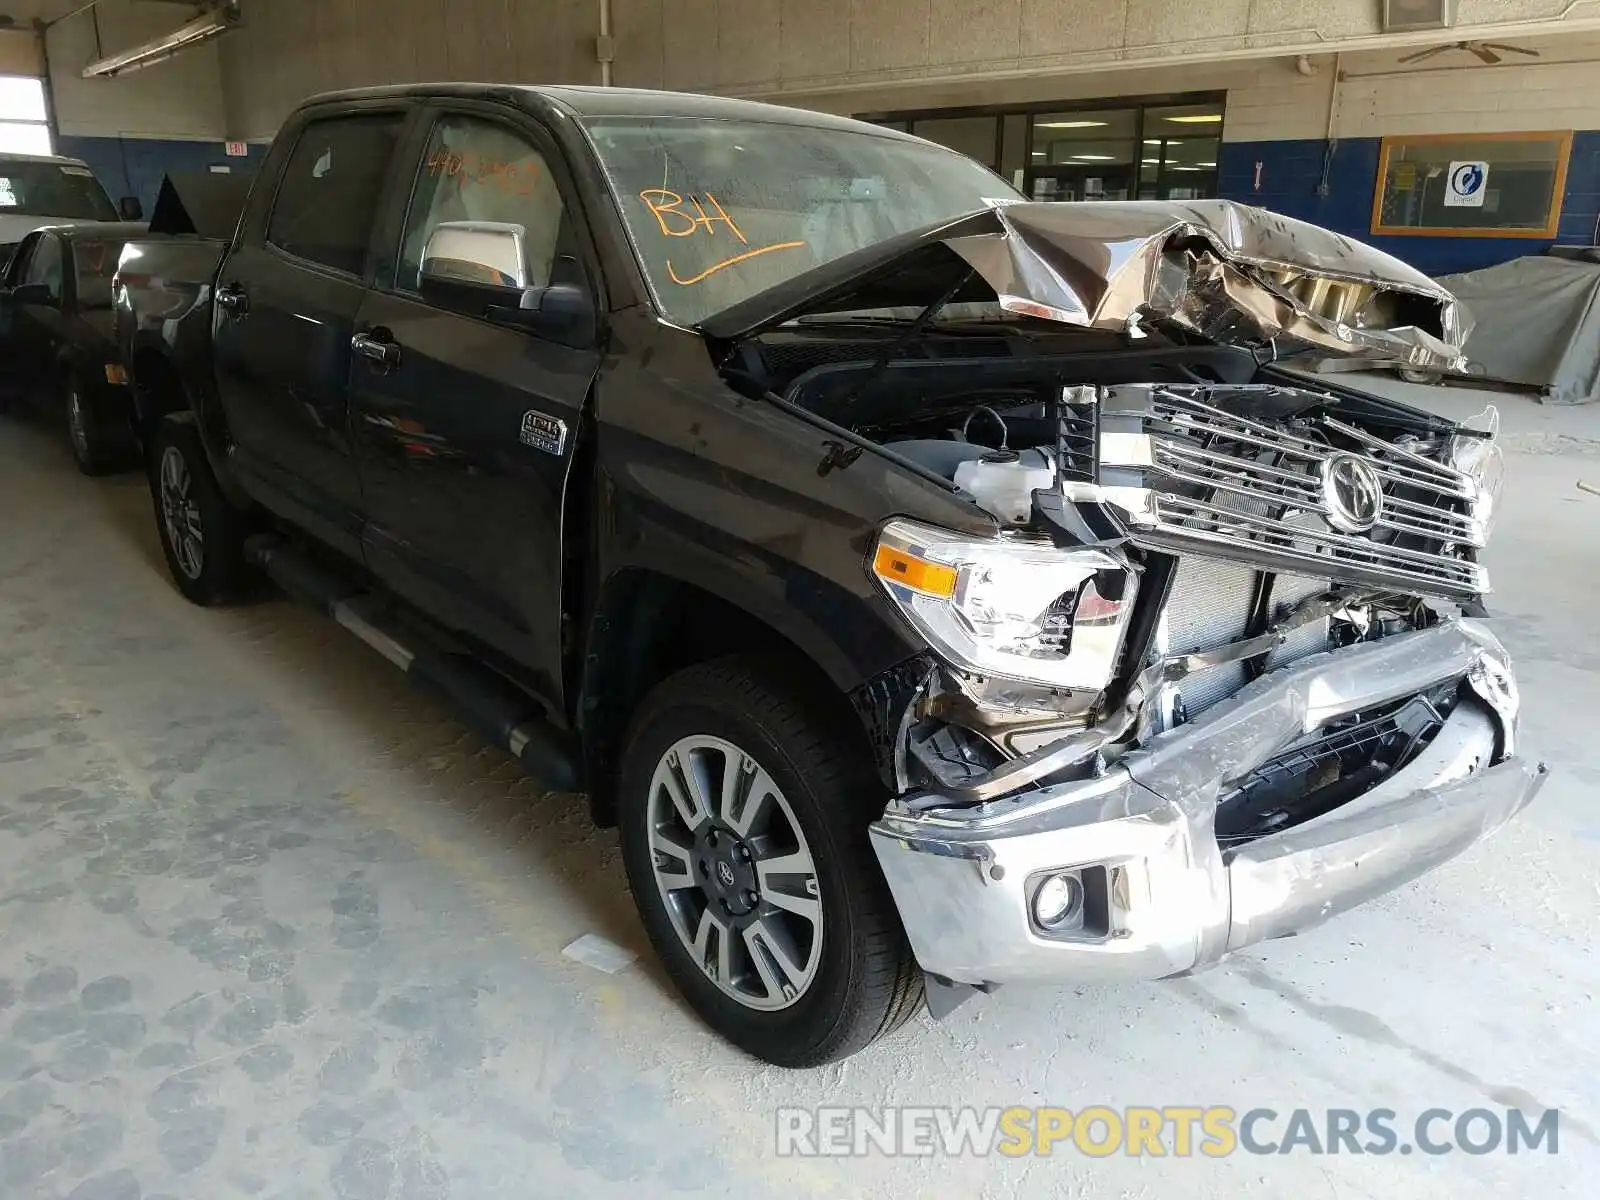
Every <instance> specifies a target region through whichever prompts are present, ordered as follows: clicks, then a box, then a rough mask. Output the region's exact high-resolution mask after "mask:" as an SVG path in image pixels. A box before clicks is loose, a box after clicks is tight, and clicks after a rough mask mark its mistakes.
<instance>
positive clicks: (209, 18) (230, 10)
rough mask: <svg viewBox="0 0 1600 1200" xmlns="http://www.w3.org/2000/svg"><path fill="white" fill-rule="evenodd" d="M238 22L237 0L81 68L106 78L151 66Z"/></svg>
mask: <svg viewBox="0 0 1600 1200" xmlns="http://www.w3.org/2000/svg"><path fill="white" fill-rule="evenodd" d="M238 23H239V8H238V6H237V4H232V3H230V4H226V5H224V6H223V7H221V8H218V9H216V10H215V11H213V12H211V13H208V14H206V15H203V16H200V17H196V18H195V19H194V20H193V21H190V22H189V23H188V24H187V25H183V26H180V27H179V28H177V29H174V30H172V31H171V32H170V33H166V34H163V35H162V36H160V37H158V38H154V39H153V40H151V41H148V42H145V43H143V44H142V45H138V46H134V47H133V48H132V49H129V50H122V51H119V52H118V53H116V54H112V55H109V56H108V57H106V58H101V59H96V60H95V61H94V62H91V63H90V64H89V65H88V66H86V67H84V68H83V77H84V78H85V79H109V78H114V77H116V76H118V75H126V74H127V73H128V72H129V71H137V70H139V69H141V68H143V67H148V66H153V65H154V64H155V63H158V62H165V61H166V60H167V59H169V58H172V57H173V56H174V55H177V54H181V53H182V52H183V51H185V50H189V49H192V48H193V47H195V46H199V45H202V44H203V43H205V42H209V41H211V40H212V39H214V38H218V37H221V36H222V35H223V34H225V33H227V32H228V30H230V29H232V28H233V27H234V26H235V25H237V24H238Z"/></svg>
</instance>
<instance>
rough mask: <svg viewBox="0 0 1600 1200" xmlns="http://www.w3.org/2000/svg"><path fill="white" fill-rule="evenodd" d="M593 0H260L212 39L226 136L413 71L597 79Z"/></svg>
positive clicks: (250, 133)
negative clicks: (233, 27)
mask: <svg viewBox="0 0 1600 1200" xmlns="http://www.w3.org/2000/svg"><path fill="white" fill-rule="evenodd" d="M598 11H599V9H598V0H270V2H268V3H261V2H259V0H257V2H255V3H251V4H249V5H248V6H247V9H246V17H245V28H243V29H241V30H239V31H237V32H235V33H232V34H229V35H228V36H227V37H226V38H224V39H223V40H222V42H221V46H220V53H221V61H222V77H223V94H224V97H225V100H226V107H227V113H228V121H229V125H230V127H231V128H232V130H233V131H234V136H236V137H243V138H250V139H263V138H270V137H271V136H272V134H273V132H274V131H275V130H276V129H277V127H278V125H279V123H280V122H282V120H283V119H284V117H286V116H287V115H288V114H289V113H290V112H291V111H292V110H293V109H294V107H295V106H296V105H297V104H299V103H300V101H302V100H303V99H305V98H306V97H307V96H309V95H312V94H314V93H316V92H324V91H331V90H333V89H335V88H346V87H363V86H368V85H373V84H381V83H404V82H412V81H417V80H448V79H471V80H487V81H492V82H505V83H513V82H518V83H530V82H536V83H597V82H599V79H600V67H599V62H598V60H597V59H596V57H595V36H596V34H597V33H598V29H599V24H598V22H599V18H598Z"/></svg>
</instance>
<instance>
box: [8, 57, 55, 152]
mask: <svg viewBox="0 0 1600 1200" xmlns="http://www.w3.org/2000/svg"><path fill="white" fill-rule="evenodd" d="M53 153H55V151H54V149H53V148H52V146H51V142H50V118H49V115H48V113H47V112H46V110H45V106H44V81H43V80H41V79H30V78H28V77H27V76H25V75H0V154H53Z"/></svg>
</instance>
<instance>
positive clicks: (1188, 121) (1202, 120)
mask: <svg viewBox="0 0 1600 1200" xmlns="http://www.w3.org/2000/svg"><path fill="white" fill-rule="evenodd" d="M1161 119H1162V120H1163V121H1176V122H1177V123H1178V124H1180V125H1215V124H1217V123H1218V122H1219V121H1221V120H1222V114H1221V113H1197V114H1195V115H1193V116H1188V117H1162V118H1161Z"/></svg>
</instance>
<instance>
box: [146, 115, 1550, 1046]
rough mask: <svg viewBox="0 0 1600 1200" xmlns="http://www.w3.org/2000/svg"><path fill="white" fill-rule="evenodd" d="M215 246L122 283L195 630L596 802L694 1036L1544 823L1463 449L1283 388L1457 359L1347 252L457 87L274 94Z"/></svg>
mask: <svg viewBox="0 0 1600 1200" xmlns="http://www.w3.org/2000/svg"><path fill="white" fill-rule="evenodd" d="M203 253H204V247H203V246H202V245H200V244H192V245H183V246H179V245H178V244H176V243H172V242H168V243H161V242H152V243H148V244H145V245H139V244H135V245H134V246H132V247H130V249H129V252H128V254H127V255H126V256H125V258H124V268H125V272H124V275H125V277H124V280H123V286H122V287H121V289H120V290H119V305H120V309H121V311H120V314H119V318H120V331H121V337H122V342H123V347H124V351H125V354H126V355H127V359H128V361H129V363H130V364H131V367H132V371H133V376H134V383H135V385H136V392H137V395H138V398H139V404H140V406H141V415H142V418H143V420H144V422H145V426H146V428H147V430H148V431H149V436H148V438H147V444H148V446H149V447H150V477H151V488H152V494H153V497H154V503H155V510H156V516H157V522H158V525H159V528H160V531H161V539H162V543H163V546H164V548H165V551H166V556H167V560H168V564H169V566H170V568H171V571H172V574H173V577H174V579H175V580H176V582H177V584H178V586H179V588H180V589H181V590H182V591H183V592H184V594H185V595H187V596H189V597H190V598H191V599H192V600H194V601H196V602H197V603H201V604H212V603H218V602H221V601H225V600H228V599H232V598H237V597H239V596H241V595H243V594H247V593H248V592H249V583H248V581H249V577H250V576H251V575H252V574H254V573H257V572H264V573H265V574H266V575H268V576H270V577H271V578H273V579H274V580H276V581H277V582H278V583H279V584H281V585H282V586H283V587H284V588H285V589H286V590H288V591H289V592H291V593H292V594H295V595H297V596H300V597H302V598H304V599H307V600H309V601H311V602H312V603H314V604H316V605H318V606H320V607H321V608H323V609H324V610H326V611H327V612H328V613H329V614H330V615H331V616H332V617H333V618H334V619H335V620H337V621H339V622H340V623H341V624H342V625H344V626H345V627H346V628H348V629H349V630H350V631H351V632H352V633H354V634H356V635H357V636H358V637H360V638H362V639H363V640H365V641H367V642H368V643H369V644H371V645H372V646H373V647H374V648H376V649H377V650H379V651H380V652H381V653H382V654H384V655H385V656H386V657H387V658H388V659H390V661H392V662H393V663H395V664H396V665H397V666H398V667H400V668H401V669H402V670H405V671H406V672H407V673H408V674H409V675H410V676H412V677H413V678H414V679H416V680H417V681H418V682H420V683H422V684H425V685H427V686H428V687H430V688H431V689H432V690H433V691H434V692H436V693H438V694H440V695H442V696H443V697H444V698H445V699H446V700H448V701H451V702H453V703H454V704H455V705H456V707H457V708H458V710H459V711H460V712H461V713H462V715H463V716H464V717H466V718H468V719H470V720H472V721H474V723H475V724H477V725H478V726H479V727H480V728H482V729H483V730H484V731H485V732H486V733H487V734H488V736H490V737H492V738H494V739H495V740H497V741H498V742H500V743H501V744H502V745H504V746H506V747H507V748H508V749H509V750H510V751H511V752H512V753H513V754H515V755H517V756H518V757H519V758H520V759H521V760H522V762H523V763H524V764H525V765H526V767H527V768H528V770H529V771H530V772H532V773H534V774H536V775H537V776H539V777H540V778H542V779H544V780H545V781H547V782H548V783H549V784H550V785H551V786H552V787H553V788H555V789H556V790H558V791H577V790H583V791H586V792H587V793H588V795H589V803H590V806H591V810H592V812H593V814H594V816H595V818H596V819H597V820H598V821H600V822H601V823H604V824H616V825H618V826H619V827H620V835H621V845H622V857H623V863H624V866H625V869H626V873H627V877H628V881H629V883H630V885H631V888H632V891H633V895H634V897H635V899H636V901H637V904H638V907H639V911H640V914H641V916H642V918H643V921H644V925H645V929H646V931H647V933H648V936H649V938H650V940H651V942H652V943H653V944H654V946H655V948H656V950H657V952H658V953H659V954H660V956H661V959H662V961H663V963H664V964H665V966H666V969H667V971H668V973H669V974H670V975H671V977H672V979H673V980H674V982H675V983H676V984H677V986H678V987H679V989H680V990H681V992H682V994H683V995H684V997H685V998H686V999H687V1000H688V1002H689V1003H690V1004H691V1005H692V1006H693V1008H694V1009H695V1010H696V1011H697V1012H698V1013H699V1014H700V1015H701V1016H702V1017H703V1018H704V1019H705V1020H706V1021H707V1022H709V1023H710V1024H711V1025H712V1026H713V1027H714V1028H716V1029H717V1030H718V1031H719V1032H721V1033H722V1034H723V1035H725V1036H726V1037H728V1038H729V1039H731V1040H732V1041H734V1042H735V1043H737V1044H738V1045H740V1046H742V1047H744V1048H745V1049H746V1050H748V1051H750V1052H751V1053H753V1054H756V1055H759V1056H761V1057H763V1058H765V1059H767V1060H769V1061H771V1062H774V1063H780V1064H785V1065H790V1066H804V1065H813V1064H817V1063H821V1062H825V1061H828V1060H830V1059H835V1058H839V1057H841V1056H843V1055H846V1054H849V1053H852V1052H854V1051H856V1050H859V1049H860V1048H862V1047H863V1046H865V1045H867V1044H868V1043H869V1042H871V1041H872V1040H873V1039H874V1038H876V1037H878V1036H880V1035H882V1034H884V1033H886V1032H888V1031H890V1030H892V1029H894V1028H895V1027H896V1026H897V1025H899V1024H900V1023H902V1022H903V1021H904V1020H905V1019H906V1018H907V1017H908V1016H909V1015H910V1014H911V1013H912V1012H913V1011H914V1010H915V1009H916V1007H917V1005H918V1004H919V1002H920V1001H921V998H922V997H923V995H924V994H925V993H926V995H927V997H928V1000H929V1004H930V1007H931V1008H932V1009H933V1011H934V1012H935V1014H936V1015H937V1014H942V1013H943V1012H944V1011H946V1010H948V1008H949V1007H951V1006H952V1005H954V1004H955V1003H957V1002H959V1001H960V1000H961V999H963V998H964V997H966V996H968V995H970V994H971V993H972V992H974V991H975V990H976V991H986V990H989V989H992V988H993V987H995V986H996V985H999V984H1004V983H1007V982H1011V981H1024V980H1026V981H1063V982H1064V981H1089V980H1107V979H1146V978H1161V977H1166V976H1173V975H1179V974H1182V973H1184V972H1188V971H1192V970H1195V969H1198V968H1201V967H1204V966H1206V965H1208V964H1210V963H1213V962H1216V961H1217V960H1219V959H1221V958H1222V957H1223V956H1224V955H1226V954H1227V953H1229V952H1230V951H1233V950H1236V949H1238V948H1240V947H1242V946H1246V945H1249V944H1251V943H1253V942H1257V941H1259V940H1261V939H1264V938H1271V937H1278V936H1281V935H1284V934H1288V933H1291V932H1294V931H1296V930H1300V929H1304V928H1306V927H1308V926H1310V925H1313V924H1315V923H1317V922H1319V921H1321V920H1323V919H1324V918H1326V917H1328V916H1330V915H1331V914H1333V913H1336V912H1339V911H1341V910H1343V909H1345V908H1348V907H1349V906H1351V905H1353V904H1356V903H1359V902H1361V901H1362V900H1365V899H1367V898H1369V897H1371V896H1373V895H1376V894H1378V893H1381V892H1383V891H1385V890H1387V889H1390V888H1393V887H1395V886H1397V885H1399V884H1401V883H1403V882H1405V881H1407V880H1409V879H1411V878H1414V877H1415V876H1417V875H1420V874H1422V873H1423V872H1425V871H1427V870H1429V869H1430V868H1432V867H1434V866H1437V865H1438V864H1439V863H1441V862H1443V861H1444V860H1446V859H1448V858H1449V857H1451V856H1452V855H1454V854H1456V853H1458V852H1460V851H1462V850H1463V849H1465V848H1466V847H1468V846H1470V845H1472V844H1473V843H1474V842H1475V841H1477V840H1478V839H1479V838H1481V837H1483V836H1485V835H1486V834H1488V833H1489V832H1491V831H1492V830H1494V829H1495V828H1496V827H1498V826H1499V825H1500V824H1502V823H1503V822H1504V821H1506V820H1507V819H1508V818H1510V817H1511V816H1512V815H1513V814H1514V813H1515V812H1517V811H1518V810H1519V809H1520V808H1521V807H1522V806H1523V805H1525V804H1526V803H1528V801H1529V800H1530V799H1531V798H1532V797H1533V795H1534V793H1535V792H1536V791H1537V789H1538V787H1539V785H1540V783H1541V782H1542V781H1543V776H1544V770H1543V768H1542V767H1540V766H1535V765H1530V764H1529V763H1527V762H1526V761H1524V760H1522V759H1520V758H1518V757H1517V756H1516V753H1515V751H1516V746H1515V730H1516V718H1517V691H1516V685H1515V683H1514V681H1513V678H1512V675H1511V670H1510V666H1509V663H1508V660H1507V656H1506V653H1505V651H1504V650H1503V649H1502V647H1501V646H1500V643H1499V642H1498V641H1497V640H1496V639H1495V637H1494V636H1493V634H1492V633H1490V631H1489V629H1488V628H1487V626H1486V625H1485V624H1484V622H1483V617H1484V616H1485V609H1484V597H1485V595H1486V594H1487V593H1488V592H1489V580H1488V577H1487V575H1486V574H1485V570H1484V567H1483V565H1482V563H1481V561H1480V555H1481V552H1482V550H1483V547H1484V544H1485V541H1486V539H1487V537H1488V534H1489V529H1490V525H1491V523H1492V521H1493V518H1494V515H1495V505H1496V497H1497V493H1498V488H1499V481H1500V474H1501V462H1500V457H1499V451H1498V449H1497V447H1496V446H1495V442H1494V423H1493V420H1492V417H1489V418H1486V419H1485V420H1482V421H1474V422H1468V423H1466V424H1456V423H1453V422H1450V421H1447V420H1443V419H1440V418H1438V417H1436V416H1431V415H1428V414H1426V413H1423V412H1419V411H1416V410H1413V409H1411V408H1408V407H1404V406H1402V405H1399V404H1396V403H1393V402H1390V401H1387V400H1384V399H1380V398H1376V397H1373V396H1368V395H1364V394H1362V393H1360V392H1358V391H1355V390H1352V389H1350V388H1348V387H1344V386H1338V385H1323V384H1320V383H1312V382H1308V381H1307V380H1306V379H1304V378H1301V377H1299V376H1297V375H1295V374H1292V373H1290V372H1289V371H1287V370H1286V369H1285V368H1284V366H1283V364H1282V359H1283V357H1284V356H1285V355H1286V354H1288V353H1289V352H1291V351H1293V350H1296V349H1302V348H1306V347H1315V348H1317V350H1318V351H1319V352H1320V353H1327V352H1330V351H1331V352H1340V353H1344V354H1349V355H1371V356H1373V357H1375V358H1380V359H1382V360H1384V361H1386V362H1393V361H1396V360H1400V361H1404V362H1407V363H1410V364H1412V365H1414V366H1417V367H1419V368H1430V367H1441V366H1449V365H1450V364H1452V363H1453V362H1454V361H1455V360H1456V359H1457V358H1458V357H1459V354H1460V346H1461V342H1462V339H1463V337H1464V334H1465V329H1464V317H1463V314H1462V313H1461V312H1460V310H1459V309H1458V308H1457V306H1456V304H1455V302H1454V301H1453V300H1452V298H1451V297H1450V296H1449V295H1448V294H1447V293H1446V292H1444V291H1442V290H1441V289H1440V288H1438V287H1437V286H1436V285H1435V284H1433V283H1432V282H1431V281H1429V280H1428V279H1427V278H1426V277H1424V276H1422V275H1420V274H1418V273H1416V272H1415V271H1413V270H1411V269H1410V268H1408V267H1406V266H1405V265H1404V264H1402V263H1400V262H1397V261H1396V260H1394V259H1392V258H1389V257H1388V256H1386V255H1383V254H1380V253H1378V252H1377V251H1375V250H1372V249H1371V248H1369V247H1366V246H1364V245H1362V244H1360V243H1357V242H1353V241H1351V240H1349V239H1346V238H1343V237H1339V236H1336V235H1334V234H1332V233H1329V232H1327V231H1325V230H1322V229H1319V228H1316V227H1313V226H1309V225H1305V224H1302V223H1299V222H1295V221H1291V220H1288V219H1286V218H1282V217H1278V216H1275V215H1273V214H1271V213H1267V212H1263V211H1261V210H1257V209H1252V208H1247V207H1243V206H1240V205H1235V204H1230V203H1226V202H1222V201H1204V202H1183V203H1178V202H1144V203H1122V204H1095V205H1074V204H1053V205H1046V204H1030V203H1025V202H1023V201H1022V200H1021V198H1020V197H1019V196H1017V195H1016V194H1015V193H1014V192H1013V191H1012V190H1011V189H1010V188H1009V187H1008V186H1007V185H1006V184H1005V183H1003V182H1002V181H1001V180H999V179H998V178H996V177H995V176H994V175H992V174H991V173H989V172H988V171H987V170H985V169H983V168H982V167H980V166H978V165H976V164H974V163H972V162H971V161H970V160H968V159H965V158H963V157H961V156H960V155H957V154H954V153H952V152H949V151H947V150H944V149H942V148H939V147H936V146H933V145H930V144H928V143H925V142H921V141H919V140H917V139H915V138H910V137H907V136H905V135H902V134H898V133H895V132H892V131H888V130H884V129H878V128H874V127H871V126H867V125H863V124H859V123H856V122H852V121H846V120H841V119H835V118H831V117H825V116H821V115H818V114H814V113H803V112H797V111H791V110H786V109H780V108H773V107H768V106H763V105H756V104H751V103H746V102H740V101H731V100H723V99H713V98H708V97H695V96H682V95H671V94H666V93H651V92H635V91H625V90H611V89H572V88H510V87H488V86H483V87H477V86H465V85H457V86H440V87H407V88H392V89H381V90H375V91H366V92H358V93H345V94H341V95H336V96H330V97H323V98H319V99H316V100H314V101H311V102H308V103H307V104H306V105H305V106H303V107H302V108H301V110H300V111H299V112H298V113H297V114H296V115H295V116H294V117H293V118H291V120H290V121H289V122H288V123H287V124H286V125H285V127H284V130H283V132H282V133H281V134H280V136H279V138H278V141H277V143H276V144H275V145H274V147H273V148H272V151H271V153H270V155H269V156H268V158H267V160H266V163H265V166H264V168H263V170H262V171H261V174H260V176H259V179H258V182H257V184H256V187H255V189H254V191H253V192H252V194H251V197H250V199H249V201H248V203H247V204H246V207H245V212H244V215H243V217H242V219H241V220H240V222H239V226H238V230H237V233H236V234H235V235H234V236H233V238H232V240H231V242H229V243H227V244H217V245H215V246H214V247H213V248H212V252H211V265H210V266H208V268H207V270H206V273H204V274H197V273H196V272H195V262H196V255H197V254H203ZM551 802H554V801H551Z"/></svg>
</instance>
